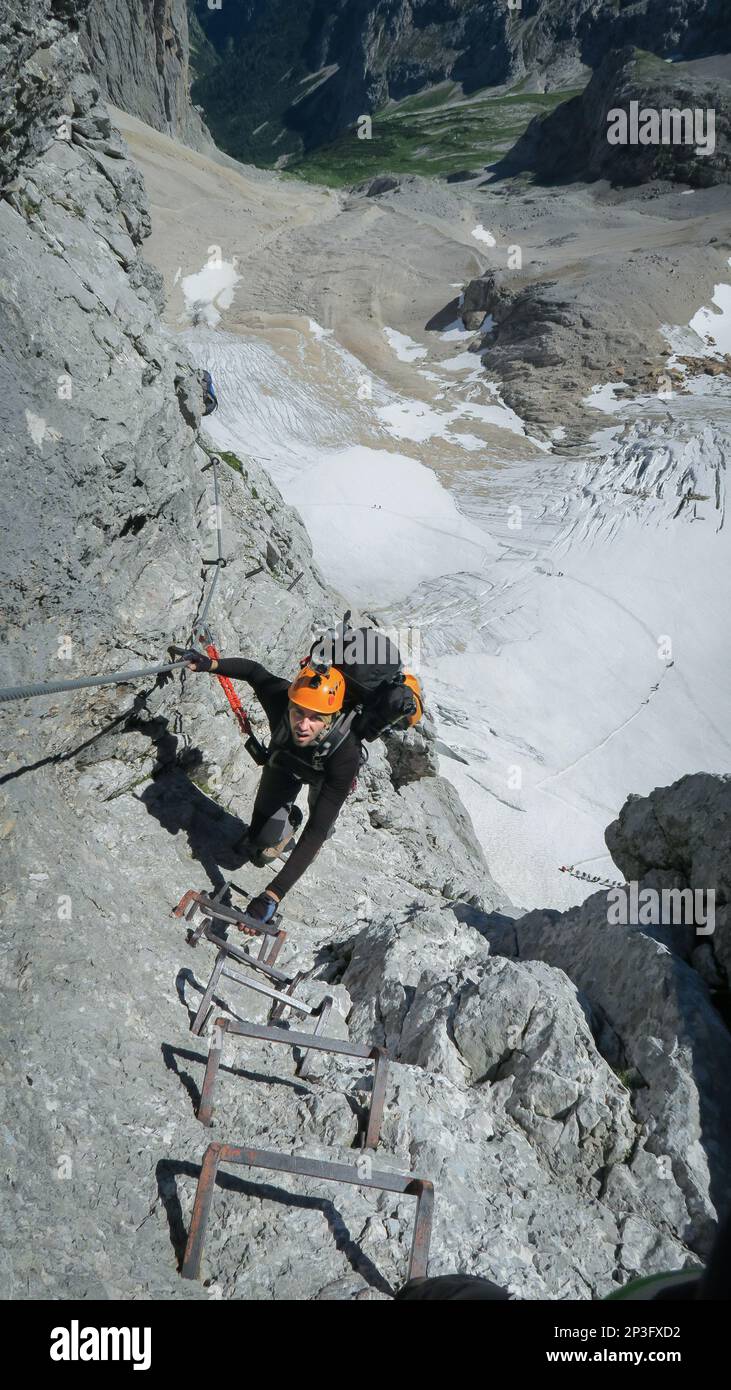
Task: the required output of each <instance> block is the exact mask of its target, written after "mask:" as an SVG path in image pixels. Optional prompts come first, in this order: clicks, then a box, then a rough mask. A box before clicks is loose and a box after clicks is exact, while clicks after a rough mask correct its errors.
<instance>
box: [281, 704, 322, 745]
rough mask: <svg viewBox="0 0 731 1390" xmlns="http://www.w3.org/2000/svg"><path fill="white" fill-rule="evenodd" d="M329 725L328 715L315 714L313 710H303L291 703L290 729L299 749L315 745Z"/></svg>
mask: <svg viewBox="0 0 731 1390" xmlns="http://www.w3.org/2000/svg"><path fill="white" fill-rule="evenodd" d="M329 723H330V719H329V718H328V716H327V715H324V716H323V715H322V714H315V712H314V711H313V710H311V709H303V708H302V706H301V705H293V704H292V702H291V701H290V704H289V727H290V729H291V730H292V738H293V739H294V741H295V743H296V744H297V747H298V748H306V747H307V745H308V743H314V742H315V739H317V738H319V736H320V734H322V733H323V732H324V730H325V729H326V728H327V726H328V724H329Z"/></svg>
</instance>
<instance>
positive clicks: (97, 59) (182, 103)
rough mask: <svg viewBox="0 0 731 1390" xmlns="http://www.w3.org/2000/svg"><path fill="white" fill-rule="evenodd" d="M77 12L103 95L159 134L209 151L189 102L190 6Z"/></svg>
mask: <svg viewBox="0 0 731 1390" xmlns="http://www.w3.org/2000/svg"><path fill="white" fill-rule="evenodd" d="M74 8H75V10H76V11H77V12H79V17H80V36H81V44H82V47H83V49H84V52H85V54H86V56H87V58H88V60H89V64H90V66H91V70H92V72H93V74H94V76H95V77H96V79H97V82H98V83H99V86H100V88H101V91H102V93H103V95H104V96H105V97H107V99H108V100H109V101H111V102H113V103H114V104H115V105H116V106H121V107H122V108H123V110H125V111H129V112H130V114H131V115H133V116H139V118H140V120H142V121H147V124H148V125H151V126H154V127H155V130H162V131H165V133H166V134H168V135H172V136H174V137H175V138H176V139H177V140H182V141H183V142H184V144H187V145H192V146H193V148H194V149H197V150H201V149H209V148H210V147H211V144H212V141H211V138H210V136H209V134H208V131H207V130H206V128H205V125H204V124H203V121H202V120H201V118H200V116H199V114H198V111H197V110H195V109H194V108H193V107H192V106H191V102H190V71H189V48H188V12H187V9H186V4H185V0H86V3H85V4H83V5H82V4H75V6H74ZM82 9H83V14H82V13H81V11H82Z"/></svg>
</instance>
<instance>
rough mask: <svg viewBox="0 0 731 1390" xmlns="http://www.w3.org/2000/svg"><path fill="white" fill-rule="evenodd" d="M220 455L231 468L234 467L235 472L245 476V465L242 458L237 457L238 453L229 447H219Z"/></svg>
mask: <svg viewBox="0 0 731 1390" xmlns="http://www.w3.org/2000/svg"><path fill="white" fill-rule="evenodd" d="M218 457H219V458H221V459H223V461H224V463H227V464H228V466H229V468H233V470H234V473H240V474H241V475H242V477H243V474H244V465H243V463H242V462H241V459H240V458H237V456H236V454H232V453H231V451H230V450H227V449H219V451H218Z"/></svg>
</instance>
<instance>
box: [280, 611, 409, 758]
mask: <svg viewBox="0 0 731 1390" xmlns="http://www.w3.org/2000/svg"><path fill="white" fill-rule="evenodd" d="M349 619H350V612H347V613H346V614H345V617H344V618H343V621H342V623H338V625H337V627H335V628H331V629H330V631H328V632H326V633H325V634H324V635H323V636H322V637H320V638H319V639H318V641H317V642H315V643H314V644H313V646H312V648H311V649H310V654H309V657H308V658H307V663H308V664H309V665H313V666H315V667H317V666H323V667H330V666H334V667H335V668H336V669H337V670H338V671H340V673H341V675H342V676H343V678H344V680H345V701H344V704H343V715H347V714H351V713H352V714H353V718H352V720H349V721H348V724H349V728H350V731H351V732H352V733H353V734H355V736H356V738H359V739H362V740H365V742H366V743H372V742H373V740H374V739H377V738H379V737H380V736H381V735H382V734H383V733H385V732H386V730H391V729H407V728H409V726H410V725H411V724H412V723H416V720H417V719H418V718H420V717H421V713H422V708H421V700H420V699H419V698H418V697H417V695H416V694H415V693H414V690H413V689H412V688H411V686H409V685H407V684H406V683H405V672H404V665H403V661H402V660H401V654H400V652H399V649H398V647H397V646H396V645H395V643H394V642H392V641H391V639H390V638H389V637H386V635H385V633H382V632H379V631H378V629H377V628H370V627H359V628H352V627H350V626H349ZM410 679H411V681H412V683H413V684H416V682H415V680H414V677H411V678H410Z"/></svg>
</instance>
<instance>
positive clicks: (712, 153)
mask: <svg viewBox="0 0 731 1390" xmlns="http://www.w3.org/2000/svg"><path fill="white" fill-rule="evenodd" d="M633 102H634V103H636V109H637V111H638V113H639V112H640V111H643V112H644V111H646V110H650V111H653V112H657V113H658V119H659V113H661V112H662V111H663V110H667V111H685V112H692V113H695V112H698V113H700V114H701V116H702V123H701V125H700V126H699V127H697V128H696V122H695V119H693V125H692V126H690V125H689V126H688V132H687V135H686V134H685V127H684V125H682V126H680V127H679V129H678V131H677V132H675V133H674V132H673V128H672V127H669V131H670V138H668V139H665V140H663V139H662V138H661V137H662V128H661V127H659V131H658V134H657V135H656V136H653V131H652V129H651V127H649V126H648V128H647V131H646V132H643V136H642V140H640V138H639V115H638V131H637V134H636V135H635V137H634V140H633V141H632V142H631V143H630V139H624V140H622V141H620V140H616V141H612V140H610V138H609V132H610V128H611V127H612V125H613V124H615V120H614V118H612V115H611V113H612V112H616V111H617V110H622V111H624V112H626V113H627V115H628V125H627V136H628V137H630V138H631V135H632V132H631V130H630V128H629V112H630V109H631V104H632V103H633ZM708 112H713V126H712V128H710V127H709V126H708V120H707V113H708ZM643 124H644V123H643ZM617 133H618V134H619V135H621V134H622V133H623V132H622V131H620V130H618V131H617ZM692 134H693V135H695V134H697V135H698V147H696V143H695V138H691V135H692ZM709 135H710V136H711V137H712V138H711V139H709ZM646 137H647V138H646ZM649 137H653V138H649ZM706 146H707V147H706ZM524 169H530V170H532V171H533V172H534V173H536V174H537V175H538V177H539V178H540V179H542V180H544V181H545V180H549V181H550V180H557V181H559V182H562V183H564V182H569V181H571V180H572V179H579V178H580V179H585V180H593V179H609V180H610V181H611V182H612V183H613V184H616V185H621V186H626V185H631V184H639V183H647V182H649V181H650V180H652V179H670V180H673V181H676V182H683V183H687V184H689V185H690V186H691V187H694V188H708V187H710V186H711V185H712V184H716V183H729V182H731V82H729V81H727V80H724V79H723V78H722V77H721V76H718V75H717V76H713V77H710V76H704V75H702V74H701V73H697V72H696V71H695V70H694V66H693V65H692V64H691V65H690V66H688V65H687V64H685V63H672V64H668V63H664V62H662V61H661V60H660V59H658V58H656V57H653V55H652V54H649V53H642V52H638V50H637V49H635V48H623V49H618V50H616V51H615V50H613V51H611V52H610V53H608V54H607V55H606V56H605V58H604V59H603V61H602V62H601V63H600V65H599V67H598V68H597V70H596V72H595V73H594V75H593V77H592V79H591V81H590V82H589V84H588V86H587V87H586V88H585V90H584V91H583V92H582V93H581V95H580V96H577V97H573V98H572V99H571V100H570V101H566V102H563V103H562V104H561V105H560V106H558V107H557V108H556V110H555V111H553V112H552V113H551V114H550V115H548V116H541V117H536V118H535V119H534V120H533V121H531V124H530V125H529V126H528V129H527V130H526V132H525V134H524V136H523V137H522V138H521V139H520V140H519V141H518V142H517V144H516V145H515V147H514V148H513V149H512V150H511V152H510V154H509V155H508V156H507V158H506V159H505V160H503V161H501V163H500V164H499V165H497V166H496V168H495V170H494V171H493V172H494V173H496V174H498V175H499V174H502V173H518V172H520V171H522V170H524Z"/></svg>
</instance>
